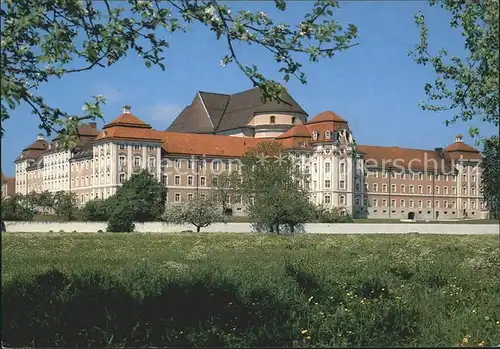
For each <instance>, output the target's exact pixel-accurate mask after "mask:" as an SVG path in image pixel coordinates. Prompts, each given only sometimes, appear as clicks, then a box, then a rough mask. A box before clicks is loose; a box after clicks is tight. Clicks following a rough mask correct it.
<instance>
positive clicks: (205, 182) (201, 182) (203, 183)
mask: <svg viewBox="0 0 500 349" xmlns="http://www.w3.org/2000/svg"><path fill="white" fill-rule="evenodd" d="M200 185H201V186H202V187H204V186H205V185H207V179H206V178H205V177H200Z"/></svg>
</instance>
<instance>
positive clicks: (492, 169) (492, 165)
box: [480, 136, 500, 219]
mask: <svg viewBox="0 0 500 349" xmlns="http://www.w3.org/2000/svg"><path fill="white" fill-rule="evenodd" d="M480 166H481V170H482V174H481V193H482V194H483V197H484V200H485V201H486V206H487V207H488V209H489V211H490V214H491V217H490V218H495V219H498V218H500V138H499V137H498V136H494V137H492V138H490V139H487V140H485V142H484V150H483V160H482V161H481V165H480Z"/></svg>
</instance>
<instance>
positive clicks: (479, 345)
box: [477, 341, 486, 347]
mask: <svg viewBox="0 0 500 349" xmlns="http://www.w3.org/2000/svg"><path fill="white" fill-rule="evenodd" d="M477 346H478V347H484V346H486V342H485V341H481V342H479V343H478V344H477Z"/></svg>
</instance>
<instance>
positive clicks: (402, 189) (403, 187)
mask: <svg viewBox="0 0 500 349" xmlns="http://www.w3.org/2000/svg"><path fill="white" fill-rule="evenodd" d="M405 191H406V187H405V186H404V184H403V185H401V192H402V193H404V192H405Z"/></svg>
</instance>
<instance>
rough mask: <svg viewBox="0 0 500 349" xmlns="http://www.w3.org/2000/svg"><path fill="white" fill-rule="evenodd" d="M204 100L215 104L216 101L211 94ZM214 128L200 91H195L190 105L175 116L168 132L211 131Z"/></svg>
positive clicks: (211, 104)
mask: <svg viewBox="0 0 500 349" xmlns="http://www.w3.org/2000/svg"><path fill="white" fill-rule="evenodd" d="M205 97H207V98H206V100H207V102H209V105H210V106H211V107H213V105H217V104H218V103H217V102H216V101H215V100H212V99H215V98H212V96H210V97H208V96H205ZM214 130H215V127H214V124H213V122H212V119H211V118H210V115H209V111H208V108H207V107H206V105H205V103H204V102H203V99H202V97H201V94H200V93H196V96H195V97H194V99H193V101H192V102H191V105H189V106H187V107H186V108H184V110H183V111H182V112H181V113H180V114H179V115H178V116H177V117H176V118H175V120H174V121H173V122H172V124H171V125H170V126H169V127H168V129H167V131H169V132H189V133H213V132H214Z"/></svg>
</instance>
